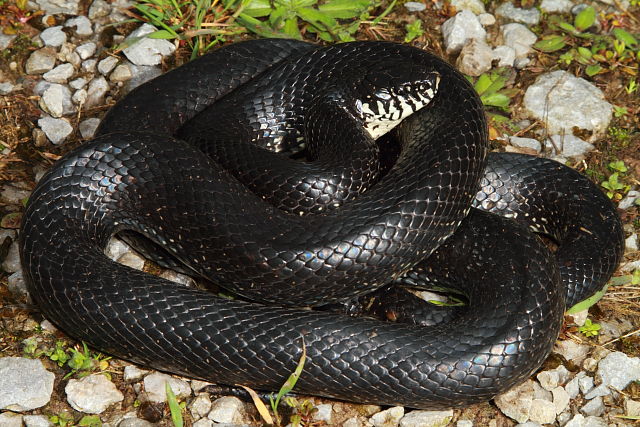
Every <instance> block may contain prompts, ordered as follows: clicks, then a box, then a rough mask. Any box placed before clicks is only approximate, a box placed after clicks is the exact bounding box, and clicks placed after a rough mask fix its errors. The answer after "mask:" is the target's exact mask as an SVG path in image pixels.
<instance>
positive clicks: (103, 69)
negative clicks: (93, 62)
mask: <svg viewBox="0 0 640 427" xmlns="http://www.w3.org/2000/svg"><path fill="white" fill-rule="evenodd" d="M118 61H119V60H118V58H116V57H115V56H107V57H106V58H104V59H103V60H101V61H100V62H98V71H99V72H100V74H103V75H105V76H106V75H107V74H109V73H110V72H111V70H113V69H114V68H115V66H116V65H117V64H118Z"/></svg>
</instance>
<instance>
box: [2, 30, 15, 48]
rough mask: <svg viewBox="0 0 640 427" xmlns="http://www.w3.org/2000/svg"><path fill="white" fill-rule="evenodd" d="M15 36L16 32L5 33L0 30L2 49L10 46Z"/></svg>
mask: <svg viewBox="0 0 640 427" xmlns="http://www.w3.org/2000/svg"><path fill="white" fill-rule="evenodd" d="M15 38H16V35H15V34H3V33H2V32H0V50H4V49H6V48H8V47H9V45H10V44H11V42H12V41H13V39H15Z"/></svg>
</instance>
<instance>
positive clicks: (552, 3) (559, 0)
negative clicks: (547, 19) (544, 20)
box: [540, 0, 573, 13]
mask: <svg viewBox="0 0 640 427" xmlns="http://www.w3.org/2000/svg"><path fill="white" fill-rule="evenodd" d="M572 7H573V3H572V2H571V1H570V0H542V2H541V3H540V10H541V11H543V12H546V13H569V12H571V8H572Z"/></svg>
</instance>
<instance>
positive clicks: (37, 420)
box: [22, 415, 53, 427]
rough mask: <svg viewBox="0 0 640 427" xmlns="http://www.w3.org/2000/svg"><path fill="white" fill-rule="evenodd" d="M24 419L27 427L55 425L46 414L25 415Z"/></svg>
mask: <svg viewBox="0 0 640 427" xmlns="http://www.w3.org/2000/svg"><path fill="white" fill-rule="evenodd" d="M22 421H23V422H24V425H25V426H26V427H50V426H52V425H53V423H52V422H51V421H49V418H47V417H46V416H44V415H25V416H24V417H22Z"/></svg>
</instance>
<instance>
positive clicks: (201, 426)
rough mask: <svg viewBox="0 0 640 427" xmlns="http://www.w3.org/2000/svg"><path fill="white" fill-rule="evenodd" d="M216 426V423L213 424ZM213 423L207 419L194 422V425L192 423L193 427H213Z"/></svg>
mask: <svg viewBox="0 0 640 427" xmlns="http://www.w3.org/2000/svg"><path fill="white" fill-rule="evenodd" d="M215 425H216V426H218V425H220V424H218V423H216V424H215ZM213 426H214V424H213V421H211V420H210V419H209V418H202V419H200V420H198V421H196V422H195V423H193V427H213Z"/></svg>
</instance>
